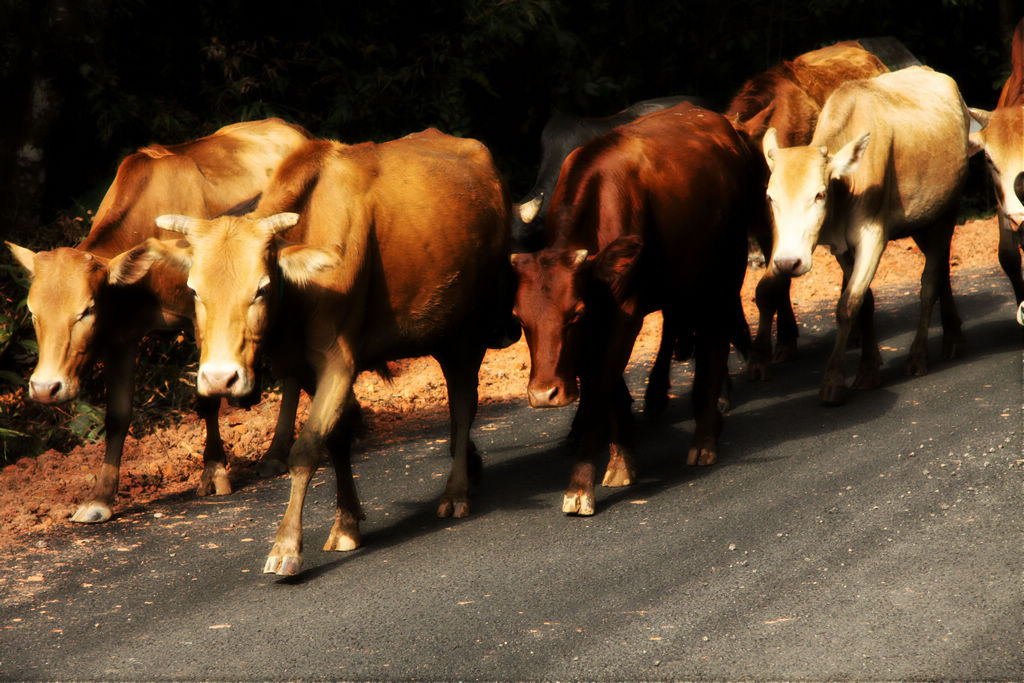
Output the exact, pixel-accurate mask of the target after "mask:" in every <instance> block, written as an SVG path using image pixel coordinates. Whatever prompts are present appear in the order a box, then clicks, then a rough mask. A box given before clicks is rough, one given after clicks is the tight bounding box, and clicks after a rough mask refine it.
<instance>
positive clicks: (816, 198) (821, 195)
mask: <svg viewBox="0 0 1024 683" xmlns="http://www.w3.org/2000/svg"><path fill="white" fill-rule="evenodd" d="M814 201H815V202H823V201H825V190H820V191H819V192H818V194H816V195H814Z"/></svg>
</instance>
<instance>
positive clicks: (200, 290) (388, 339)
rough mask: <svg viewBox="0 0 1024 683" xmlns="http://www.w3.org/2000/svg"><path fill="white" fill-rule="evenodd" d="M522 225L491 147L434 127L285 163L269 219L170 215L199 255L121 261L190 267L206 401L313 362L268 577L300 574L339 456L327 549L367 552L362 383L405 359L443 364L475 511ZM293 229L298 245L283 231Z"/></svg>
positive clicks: (452, 481) (458, 504)
mask: <svg viewBox="0 0 1024 683" xmlns="http://www.w3.org/2000/svg"><path fill="white" fill-rule="evenodd" d="M290 212H297V213H290ZM508 214H509V201H508V197H507V195H506V192H505V188H504V185H503V183H502V181H501V180H500V178H499V176H498V173H497V171H496V170H495V168H494V165H493V162H492V160H491V156H490V153H489V152H488V151H487V148H486V147H484V146H483V145H482V144H480V143H479V142H477V141H475V140H467V139H460V138H454V137H450V136H448V135H444V134H443V133H440V132H438V131H436V130H432V129H431V130H427V131H424V132H422V133H418V134H414V135H410V136H407V137H405V138H402V139H400V140H395V141H392V142H386V143H383V144H379V145H377V144H372V143H365V144H360V145H354V146H348V145H343V144H341V143H337V142H331V141H317V142H311V143H309V144H307V145H306V146H305V147H304V148H302V149H300V150H299V151H297V152H296V153H295V154H293V155H292V156H291V157H290V158H289V159H287V160H286V161H285V162H284V163H283V164H282V165H281V167H280V169H278V172H277V174H276V175H275V177H274V180H273V181H272V183H271V186H270V188H268V190H267V194H266V195H264V197H263V199H262V200H261V202H260V204H259V206H258V207H257V209H256V211H255V212H254V213H253V214H252V215H251V217H252V218H253V219H254V220H250V219H248V218H233V217H223V218H219V219H216V220H213V221H202V220H196V219H194V218H185V217H181V216H177V217H164V218H162V219H161V220H160V221H159V222H160V224H161V225H162V226H164V227H173V228H174V229H177V230H180V231H181V232H183V233H185V235H186V236H187V239H188V247H187V249H185V250H184V251H181V248H180V247H179V246H177V245H176V244H175V243H171V242H167V243H162V242H157V241H155V240H150V242H149V243H148V246H147V247H144V248H140V249H138V250H135V251H133V252H131V253H129V254H127V255H126V257H125V258H124V259H123V260H122V261H121V265H122V266H123V268H124V270H125V274H126V277H132V278H134V277H138V275H139V274H140V272H142V271H143V270H144V268H145V266H146V265H147V264H148V262H149V261H150V260H151V259H152V258H154V257H160V258H166V259H171V260H175V261H177V262H179V263H181V264H182V265H183V266H186V267H189V268H190V270H189V276H188V282H189V286H190V287H191V288H192V290H193V291H194V292H195V296H196V336H197V339H198V340H199V344H200V348H201V357H200V366H199V378H198V382H197V384H198V388H199V392H200V393H201V394H204V395H212V396H222V395H228V396H238V395H244V394H245V393H247V392H248V391H249V389H250V387H251V384H252V381H253V379H252V377H253V364H254V362H255V358H256V355H257V354H258V352H259V350H260V348H261V347H263V346H266V348H267V351H268V353H269V354H271V355H272V356H274V357H275V358H277V359H279V360H283V361H286V362H292V363H296V364H298V367H297V368H296V369H295V370H293V371H291V374H296V373H298V372H304V373H305V375H306V386H307V387H308V388H310V389H314V388H315V396H314V398H313V403H312V406H311V407H310V412H309V419H308V420H307V422H306V424H305V426H304V427H303V429H302V431H301V433H300V434H299V437H298V439H297V440H296V442H295V445H294V446H293V447H292V450H291V453H290V455H289V470H290V473H291V479H292V492H291V498H290V499H289V503H288V509H287V511H286V512H285V515H284V520H283V521H282V523H281V527H280V529H279V530H278V533H277V539H276V542H275V543H274V547H273V549H272V551H271V553H270V556H269V558H268V559H267V562H266V565H265V568H264V569H265V571H267V572H276V573H278V574H294V573H296V572H298V571H299V569H300V567H301V563H302V525H301V515H302V507H303V501H304V499H305V494H306V489H307V487H308V485H309V480H310V477H311V476H312V475H313V472H314V471H315V470H316V468H317V465H318V463H319V461H320V458H321V456H322V455H324V454H325V453H328V454H329V455H330V457H331V460H332V462H333V464H334V468H335V472H336V476H337V481H338V507H337V517H336V520H335V523H334V527H333V528H332V529H331V534H330V537H329V538H328V540H327V543H326V545H325V546H324V548H325V550H350V549H352V548H355V547H357V546H358V545H359V544H360V542H361V537H360V533H359V520H360V519H361V518H362V513H361V511H360V505H359V499H358V497H357V495H356V490H355V485H354V482H353V480H352V475H351V467H350V463H349V452H350V448H351V445H350V441H351V438H350V432H351V426H350V424H349V418H350V417H351V412H352V409H353V407H354V405H355V401H354V398H353V395H352V383H353V381H354V380H355V378H356V375H357V374H358V373H359V372H360V371H361V370H364V369H372V368H375V367H380V366H381V365H382V364H383V363H384V362H385V361H387V360H390V359H394V358H402V357H408V356H416V355H426V354H429V355H432V356H434V358H436V359H437V361H438V363H440V365H441V369H442V370H443V372H444V375H445V378H446V380H447V382H448V392H449V408H450V412H451V421H452V438H451V442H450V444H451V445H450V448H451V454H452V457H453V461H452V469H451V474H450V475H449V478H448V482H447V486H446V488H445V492H444V494H443V495H442V498H441V502H440V505H439V507H438V514H439V515H440V516H451V515H454V516H456V517H462V516H465V515H466V514H468V513H469V499H468V493H469V491H468V490H469V468H470V465H471V464H472V465H473V466H474V467H478V466H479V462H480V458H479V456H478V455H477V453H476V449H475V448H474V447H473V444H472V443H471V442H470V439H469V429H470V425H471V423H472V421H473V418H474V415H475V413H476V406H477V373H478V371H479V367H480V362H481V360H482V359H483V356H484V351H485V348H486V347H487V344H488V342H489V341H491V340H492V339H493V338H494V337H495V333H496V330H498V329H499V328H500V327H501V326H502V325H503V324H504V323H505V322H507V321H508V320H509V319H510V316H511V307H512V306H511V305H512V292H511V290H512V286H513V276H512V273H511V268H510V266H509V263H508V255H509V220H508V218H509V216H508ZM291 226H295V227H294V228H292V229H291V231H290V232H289V233H288V238H289V239H290V240H291V241H292V242H294V243H293V244H288V243H285V242H284V241H282V239H281V238H280V237H279V236H278V235H277V233H278V232H281V231H283V230H285V229H288V228H290V227H291ZM225 263H230V264H231V267H230V268H225V267H224V264H225ZM502 274H504V275H505V276H504V277H503V276H502Z"/></svg>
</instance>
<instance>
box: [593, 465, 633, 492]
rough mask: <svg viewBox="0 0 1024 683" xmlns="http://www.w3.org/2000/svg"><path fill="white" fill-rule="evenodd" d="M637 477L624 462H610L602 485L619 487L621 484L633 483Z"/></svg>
mask: <svg viewBox="0 0 1024 683" xmlns="http://www.w3.org/2000/svg"><path fill="white" fill-rule="evenodd" d="M635 478H636V474H635V473H634V472H633V471H632V470H631V469H630V468H628V467H625V466H623V465H622V464H616V463H608V469H607V470H605V472H604V479H602V480H601V486H607V487H609V488H617V487H620V486H629V485H630V484H632V483H633V480H634V479H635Z"/></svg>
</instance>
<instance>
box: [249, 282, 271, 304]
mask: <svg viewBox="0 0 1024 683" xmlns="http://www.w3.org/2000/svg"><path fill="white" fill-rule="evenodd" d="M269 296H270V283H267V284H265V285H263V286H262V287H260V288H259V289H257V290H256V296H254V297H253V298H252V302H253V303H256V302H257V301H266V300H267V297H269Z"/></svg>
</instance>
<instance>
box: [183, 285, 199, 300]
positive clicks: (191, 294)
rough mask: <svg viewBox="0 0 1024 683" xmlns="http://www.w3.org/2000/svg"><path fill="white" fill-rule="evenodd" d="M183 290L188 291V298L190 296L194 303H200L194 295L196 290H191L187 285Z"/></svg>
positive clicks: (197, 296)
mask: <svg viewBox="0 0 1024 683" xmlns="http://www.w3.org/2000/svg"><path fill="white" fill-rule="evenodd" d="M185 289H187V290H188V294H189V296H191V297H192V298H193V299H195V302H196V303H200V301H201V299H200V298H199V295H198V294H196V290H194V289H192V288H191V287H189V286H188V285H185Z"/></svg>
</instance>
